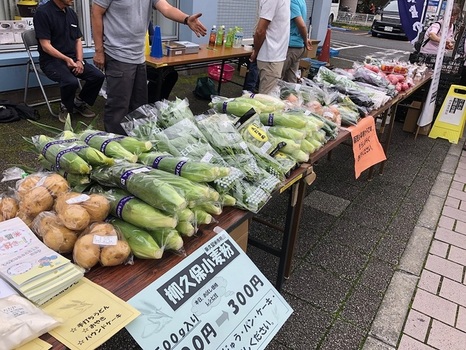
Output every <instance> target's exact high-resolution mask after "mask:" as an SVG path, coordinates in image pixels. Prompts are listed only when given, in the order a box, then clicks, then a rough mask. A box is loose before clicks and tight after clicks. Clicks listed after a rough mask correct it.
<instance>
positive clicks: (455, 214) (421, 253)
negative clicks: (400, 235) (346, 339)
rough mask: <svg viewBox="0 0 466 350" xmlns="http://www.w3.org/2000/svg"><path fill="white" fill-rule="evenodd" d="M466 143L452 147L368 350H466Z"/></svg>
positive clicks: (394, 280) (398, 272) (390, 290)
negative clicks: (464, 146) (465, 146)
mask: <svg viewBox="0 0 466 350" xmlns="http://www.w3.org/2000/svg"><path fill="white" fill-rule="evenodd" d="M463 144H464V139H463V140H460V142H459V143H458V144H457V145H452V146H451V147H450V150H449V153H448V156H447V157H446V158H445V161H444V163H443V166H442V169H441V172H440V173H439V175H438V177H437V180H436V183H435V184H434V186H433V188H432V190H431V194H430V197H429V199H428V200H427V203H426V205H425V207H424V210H423V212H422V213H421V216H420V217H419V220H418V223H417V225H416V227H415V229H414V232H413V235H412V237H411V239H410V241H409V243H408V245H407V248H406V250H405V252H404V254H403V256H402V258H401V262H400V266H399V269H398V271H396V272H395V274H394V276H393V278H392V281H391V283H390V285H389V287H388V289H387V292H386V294H385V297H384V300H383V301H382V304H381V307H380V309H379V311H378V313H377V316H376V318H375V320H374V322H373V324H372V327H371V330H370V332H369V337H368V338H367V340H366V342H365V344H364V347H363V349H364V350H372V349H384V350H385V349H387V350H388V349H399V350H428V349H439V350H463V349H466V285H465V282H466V279H465V271H466V270H465V267H466V151H463V150H462V146H463ZM400 336H401V340H400ZM398 342H399V343H398Z"/></svg>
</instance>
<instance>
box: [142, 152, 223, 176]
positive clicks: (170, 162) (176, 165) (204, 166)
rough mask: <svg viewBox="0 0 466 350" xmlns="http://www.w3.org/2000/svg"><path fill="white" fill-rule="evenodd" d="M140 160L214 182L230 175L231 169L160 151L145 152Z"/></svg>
mask: <svg viewBox="0 0 466 350" xmlns="http://www.w3.org/2000/svg"><path fill="white" fill-rule="evenodd" d="M139 162H140V163H142V164H145V165H148V166H151V167H153V168H155V169H160V170H163V171H166V172H168V173H171V174H175V175H178V176H181V177H184V178H186V179H188V180H191V181H194V182H212V181H215V180H217V179H219V178H222V177H225V176H228V175H229V174H230V171H231V170H230V168H228V167H222V166H218V165H215V164H210V163H204V162H196V161H192V160H186V159H185V158H181V157H172V156H170V155H167V154H165V153H160V152H149V153H143V154H141V155H140V156H139Z"/></svg>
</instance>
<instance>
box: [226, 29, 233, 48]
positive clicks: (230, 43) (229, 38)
mask: <svg viewBox="0 0 466 350" xmlns="http://www.w3.org/2000/svg"><path fill="white" fill-rule="evenodd" d="M233 40H235V32H234V31H233V28H228V33H227V38H226V40H225V47H232V46H233Z"/></svg>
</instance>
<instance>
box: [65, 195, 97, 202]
mask: <svg viewBox="0 0 466 350" xmlns="http://www.w3.org/2000/svg"><path fill="white" fill-rule="evenodd" d="M89 198H91V197H89V196H88V195H87V194H84V193H83V194H80V195H79V196H76V197H73V198H70V199H68V200H67V201H66V204H77V203H82V202H85V201H87V200H88V199H89Z"/></svg>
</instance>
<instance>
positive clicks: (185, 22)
mask: <svg viewBox="0 0 466 350" xmlns="http://www.w3.org/2000/svg"><path fill="white" fill-rule="evenodd" d="M188 19H189V16H186V18H185V19H184V21H183V23H184V25H185V26H187V25H188Z"/></svg>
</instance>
